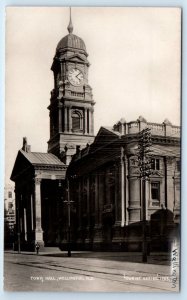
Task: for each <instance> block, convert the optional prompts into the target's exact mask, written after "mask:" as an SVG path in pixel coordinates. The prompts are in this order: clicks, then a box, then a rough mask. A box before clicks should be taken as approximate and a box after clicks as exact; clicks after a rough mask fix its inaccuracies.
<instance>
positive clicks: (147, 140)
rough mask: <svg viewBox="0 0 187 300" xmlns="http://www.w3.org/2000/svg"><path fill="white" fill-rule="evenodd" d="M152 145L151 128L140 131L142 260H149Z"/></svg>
mask: <svg viewBox="0 0 187 300" xmlns="http://www.w3.org/2000/svg"><path fill="white" fill-rule="evenodd" d="M150 146H151V132H150V129H149V128H146V129H143V130H142V131H141V132H140V133H139V141H138V161H139V168H140V178H141V182H142V205H141V206H142V233H143V234H142V261H143V262H147V220H146V210H147V201H146V180H147V179H148V177H149V175H150V174H151V161H150V158H148V157H147V154H148V153H149V152H150V149H149V147H150Z"/></svg>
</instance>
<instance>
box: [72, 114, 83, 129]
mask: <svg viewBox="0 0 187 300" xmlns="http://www.w3.org/2000/svg"><path fill="white" fill-rule="evenodd" d="M81 129H82V116H81V113H80V112H79V111H74V112H73V113H72V130H73V131H80V130H81Z"/></svg>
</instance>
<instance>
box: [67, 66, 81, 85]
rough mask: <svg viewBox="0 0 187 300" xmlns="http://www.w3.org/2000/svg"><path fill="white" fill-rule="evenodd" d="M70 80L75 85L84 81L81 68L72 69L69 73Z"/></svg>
mask: <svg viewBox="0 0 187 300" xmlns="http://www.w3.org/2000/svg"><path fill="white" fill-rule="evenodd" d="M68 79H69V82H70V83H71V84H73V85H75V86H79V85H81V84H82V83H83V80H84V76H83V73H82V72H81V71H80V70H79V69H71V70H70V71H69V74H68Z"/></svg>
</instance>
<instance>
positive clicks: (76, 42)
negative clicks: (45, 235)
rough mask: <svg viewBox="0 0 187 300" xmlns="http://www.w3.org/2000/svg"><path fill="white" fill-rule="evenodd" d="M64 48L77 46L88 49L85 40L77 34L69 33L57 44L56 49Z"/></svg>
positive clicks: (76, 47) (77, 47)
mask: <svg viewBox="0 0 187 300" xmlns="http://www.w3.org/2000/svg"><path fill="white" fill-rule="evenodd" d="M63 48H75V49H80V50H84V51H86V46H85V43H84V41H83V40H82V39H81V38H80V37H78V36H77V35H75V34H72V33H69V34H68V35H66V36H65V37H63V38H62V39H61V40H60V42H59V43H58V45H57V48H56V51H59V50H60V49H63Z"/></svg>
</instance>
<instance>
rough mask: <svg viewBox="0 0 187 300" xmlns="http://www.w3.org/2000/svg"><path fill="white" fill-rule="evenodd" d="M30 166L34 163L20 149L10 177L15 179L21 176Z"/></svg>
mask: <svg viewBox="0 0 187 300" xmlns="http://www.w3.org/2000/svg"><path fill="white" fill-rule="evenodd" d="M29 168H32V164H31V163H30V162H29V161H28V159H27V158H26V157H25V156H24V155H23V154H22V153H21V151H18V154H17V157H16V160H15V163H14V167H13V170H12V174H11V177H10V179H11V180H13V181H15V179H16V178H17V177H19V176H21V175H22V174H23V173H24V172H25V171H26V170H28V169H29Z"/></svg>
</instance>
